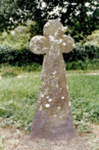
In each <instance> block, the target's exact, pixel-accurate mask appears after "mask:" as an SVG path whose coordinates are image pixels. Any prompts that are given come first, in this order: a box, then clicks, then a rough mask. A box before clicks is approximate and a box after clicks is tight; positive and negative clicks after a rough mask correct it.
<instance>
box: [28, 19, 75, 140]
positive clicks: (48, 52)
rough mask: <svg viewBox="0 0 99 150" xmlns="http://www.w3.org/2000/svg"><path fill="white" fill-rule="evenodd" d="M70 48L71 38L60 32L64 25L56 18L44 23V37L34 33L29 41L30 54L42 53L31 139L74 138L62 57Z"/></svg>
mask: <svg viewBox="0 0 99 150" xmlns="http://www.w3.org/2000/svg"><path fill="white" fill-rule="evenodd" d="M73 48H74V40H73V39H72V38H71V37H69V36H66V35H64V27H63V26H62V24H61V23H60V22H59V21H58V20H49V21H48V22H47V23H46V24H45V26H44V36H35V37H33V38H32V40H31V41H30V50H31V51H32V52H33V53H35V54H45V56H44V62H43V68H42V74H41V81H42V85H41V87H40V93H39V98H38V101H37V106H36V112H35V117H34V120H33V125H32V131H31V139H40V138H43V139H44V138H45V139H48V140H54V139H65V138H72V137H75V129H74V125H73V121H72V115H71V106H70V98H69V92H68V86H67V81H66V71H65V65H64V60H63V56H62V53H68V52H70V51H71V50H73Z"/></svg>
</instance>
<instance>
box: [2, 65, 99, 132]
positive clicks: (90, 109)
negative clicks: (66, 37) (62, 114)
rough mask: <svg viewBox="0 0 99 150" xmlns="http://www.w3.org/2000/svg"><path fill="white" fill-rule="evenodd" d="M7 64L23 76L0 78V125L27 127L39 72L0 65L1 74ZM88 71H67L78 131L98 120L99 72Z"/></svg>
mask: <svg viewBox="0 0 99 150" xmlns="http://www.w3.org/2000/svg"><path fill="white" fill-rule="evenodd" d="M9 68H10V69H12V70H14V71H15V72H17V74H18V75H22V76H23V77H22V78H18V77H17V76H15V77H13V76H11V75H8V76H7V77H2V79H0V125H2V126H6V125H10V126H14V127H16V128H24V129H25V130H28V131H30V129H31V126H32V121H33V117H34V113H35V107H36V101H37V99H38V94H39V86H40V85H41V81H40V76H41V72H40V71H38V72H37V71H36V72H34V71H31V72H29V71H28V69H26V68H25V69H24V70H21V69H22V68H20V67H19V68H18V67H12V68H11V66H3V68H2V67H1V74H2V73H3V72H4V70H9ZM89 72H90V71H88V70H87V72H85V71H81V70H79V71H67V75H68V76H67V82H68V86H69V93H70V99H71V104H72V114H73V119H74V122H75V125H78V123H79V127H80V129H79V128H78V129H79V130H80V131H81V130H83V131H85V130H88V129H89V126H88V124H86V123H88V122H94V123H99V92H98V91H99V75H96V76H94V75H85V73H89ZM96 72H98V70H96ZM69 74H70V76H69ZM77 74H78V75H77ZM82 121H83V124H82ZM86 128H87V129H86ZM80 131H79V132H80Z"/></svg>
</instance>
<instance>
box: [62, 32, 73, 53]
mask: <svg viewBox="0 0 99 150" xmlns="http://www.w3.org/2000/svg"><path fill="white" fill-rule="evenodd" d="M74 46H75V45H74V40H73V39H72V38H71V37H69V36H67V35H63V46H62V52H63V53H69V52H70V51H72V50H73V49H74Z"/></svg>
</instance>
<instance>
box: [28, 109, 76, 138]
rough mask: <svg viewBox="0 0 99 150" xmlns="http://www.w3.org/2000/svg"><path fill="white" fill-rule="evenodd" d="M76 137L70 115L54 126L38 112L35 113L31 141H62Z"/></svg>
mask: <svg viewBox="0 0 99 150" xmlns="http://www.w3.org/2000/svg"><path fill="white" fill-rule="evenodd" d="M75 136H76V134H75V129H74V125H73V121H72V115H71V113H69V114H68V115H67V117H66V119H65V120H63V121H62V122H60V123H58V124H56V123H54V122H52V123H50V122H48V119H47V117H46V116H45V115H44V114H42V112H40V111H36V113H35V117H34V120H33V125H32V130H31V140H36V139H46V140H50V141H53V140H63V139H71V138H74V137H75Z"/></svg>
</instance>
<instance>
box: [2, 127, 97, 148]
mask: <svg viewBox="0 0 99 150" xmlns="http://www.w3.org/2000/svg"><path fill="white" fill-rule="evenodd" d="M0 150H99V125H93V131H92V133H90V134H89V133H82V134H81V135H79V136H77V137H76V138H74V139H72V140H62V141H53V142H50V141H46V140H44V139H42V140H36V141H30V135H28V134H26V133H25V132H23V131H21V130H18V129H13V128H9V127H8V128H2V127H1V128H0Z"/></svg>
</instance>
